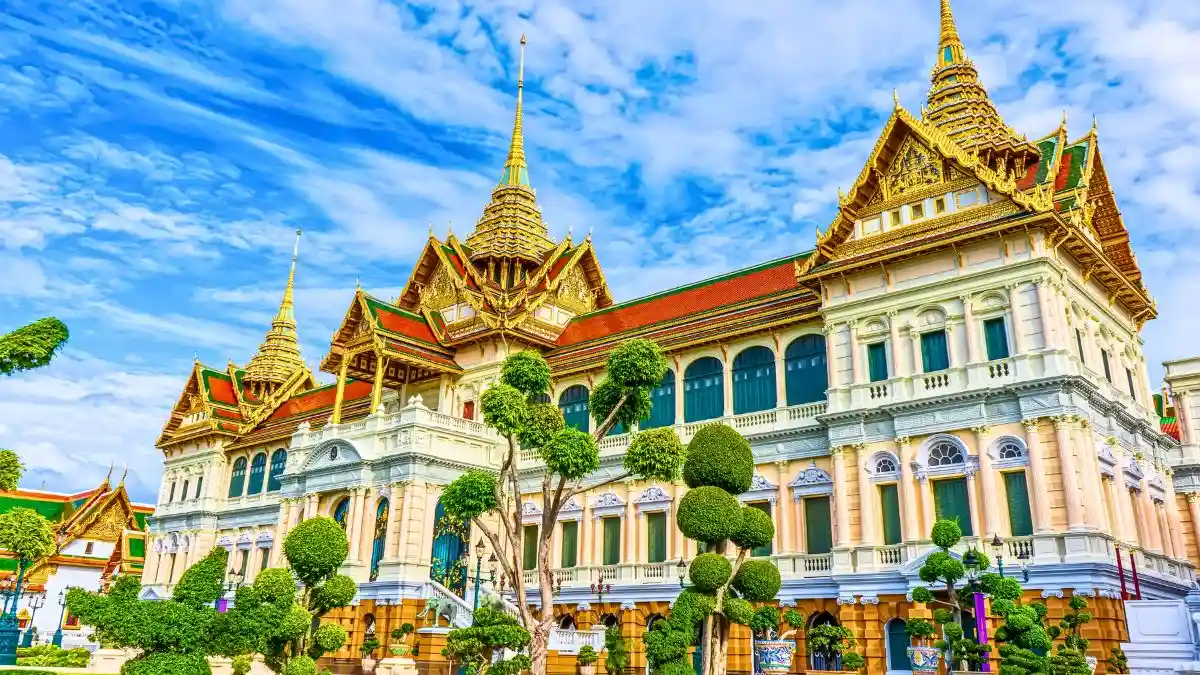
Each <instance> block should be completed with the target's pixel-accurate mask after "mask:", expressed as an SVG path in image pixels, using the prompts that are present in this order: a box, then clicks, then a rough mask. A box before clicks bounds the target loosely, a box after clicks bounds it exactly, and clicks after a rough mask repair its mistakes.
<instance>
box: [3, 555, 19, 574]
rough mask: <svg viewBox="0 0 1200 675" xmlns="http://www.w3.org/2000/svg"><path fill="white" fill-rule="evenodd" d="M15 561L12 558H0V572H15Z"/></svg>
mask: <svg viewBox="0 0 1200 675" xmlns="http://www.w3.org/2000/svg"><path fill="white" fill-rule="evenodd" d="M16 571H17V561H16V560H14V559H13V558H0V572H16Z"/></svg>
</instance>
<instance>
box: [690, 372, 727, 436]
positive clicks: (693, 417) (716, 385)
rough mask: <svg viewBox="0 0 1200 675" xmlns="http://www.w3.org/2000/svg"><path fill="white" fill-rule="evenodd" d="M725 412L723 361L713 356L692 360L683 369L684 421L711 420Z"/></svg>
mask: <svg viewBox="0 0 1200 675" xmlns="http://www.w3.org/2000/svg"><path fill="white" fill-rule="evenodd" d="M724 414H725V382H724V377H723V368H722V366H721V362H720V361H719V360H717V359H715V358H713V357H711V356H705V357H704V358H700V359H696V360H695V361H692V363H691V365H689V366H688V367H687V370H685V371H683V421H684V422H699V421H700V420H711V419H713V418H716V417H720V416H721V415H724Z"/></svg>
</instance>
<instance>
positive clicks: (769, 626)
mask: <svg viewBox="0 0 1200 675" xmlns="http://www.w3.org/2000/svg"><path fill="white" fill-rule="evenodd" d="M750 630H751V631H752V632H753V633H754V637H756V638H758V639H760V640H773V639H775V636H776V635H777V634H778V633H779V608H778V607H776V606H774V605H763V606H762V607H759V608H758V609H757V610H756V611H755V612H754V616H752V617H750Z"/></svg>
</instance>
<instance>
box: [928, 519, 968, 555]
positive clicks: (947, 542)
mask: <svg viewBox="0 0 1200 675" xmlns="http://www.w3.org/2000/svg"><path fill="white" fill-rule="evenodd" d="M930 538H931V539H933V545H934V546H937V547H938V548H946V549H949V548H954V545H955V544H957V543H958V542H959V541H961V540H962V528H961V527H959V526H958V522H957V521H954V520H946V519H942V520H939V521H937V522H936V523H934V524H933V530H932V533H931V537H930Z"/></svg>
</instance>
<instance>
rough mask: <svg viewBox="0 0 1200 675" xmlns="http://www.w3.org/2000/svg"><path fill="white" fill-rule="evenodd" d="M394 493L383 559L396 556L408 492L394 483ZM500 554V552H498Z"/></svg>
mask: <svg viewBox="0 0 1200 675" xmlns="http://www.w3.org/2000/svg"><path fill="white" fill-rule="evenodd" d="M391 488H392V493H391V495H390V496H389V497H388V522H387V530H386V532H385V533H384V535H383V559H384V560H391V559H392V558H393V557H394V556H395V550H396V532H397V528H398V527H399V521H400V503H401V500H403V499H404V493H406V492H408V491H407V490H405V489H404V486H403V485H401V484H400V483H392V485H391ZM497 556H499V553H497Z"/></svg>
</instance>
